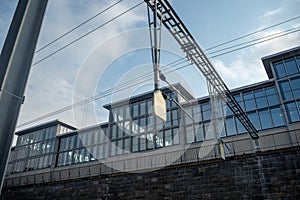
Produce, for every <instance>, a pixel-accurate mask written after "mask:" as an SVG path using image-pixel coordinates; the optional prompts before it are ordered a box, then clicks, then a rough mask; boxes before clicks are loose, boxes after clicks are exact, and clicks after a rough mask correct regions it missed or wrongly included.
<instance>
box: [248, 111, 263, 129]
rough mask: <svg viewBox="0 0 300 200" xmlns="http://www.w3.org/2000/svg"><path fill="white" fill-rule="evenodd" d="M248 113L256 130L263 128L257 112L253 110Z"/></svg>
mask: <svg viewBox="0 0 300 200" xmlns="http://www.w3.org/2000/svg"><path fill="white" fill-rule="evenodd" d="M247 115H248V118H249V119H250V121H251V122H252V124H253V125H254V126H255V128H256V130H261V127H260V123H259V120H258V116H257V114H256V112H252V113H249V114H247Z"/></svg>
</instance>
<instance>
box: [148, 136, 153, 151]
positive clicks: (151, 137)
mask: <svg viewBox="0 0 300 200" xmlns="http://www.w3.org/2000/svg"><path fill="white" fill-rule="evenodd" d="M153 148H154V134H153V133H148V134H147V149H153Z"/></svg>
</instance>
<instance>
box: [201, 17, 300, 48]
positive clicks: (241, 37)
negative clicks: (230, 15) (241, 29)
mask: <svg viewBox="0 0 300 200" xmlns="http://www.w3.org/2000/svg"><path fill="white" fill-rule="evenodd" d="M299 18H300V15H298V16H296V17H293V18H290V19H288V20H285V21H282V22H279V23H277V24H273V25H271V26H268V27H265V28H262V29H259V30H257V31H254V32H251V33H247V34H245V35H242V36H240V37H237V38H235V39H232V40H229V41H226V42H223V43H221V44H218V45H215V46H212V47H210V48H208V49H205V51H209V50H211V49H215V48H217V47H220V46H223V45H225V44H228V43H231V42H235V41H237V40H240V39H243V38H245V37H249V36H251V35H254V34H256V33H259V32H262V31H265V30H268V29H271V28H274V27H276V26H279V25H282V24H285V23H287V22H290V21H293V20H296V19H299Z"/></svg>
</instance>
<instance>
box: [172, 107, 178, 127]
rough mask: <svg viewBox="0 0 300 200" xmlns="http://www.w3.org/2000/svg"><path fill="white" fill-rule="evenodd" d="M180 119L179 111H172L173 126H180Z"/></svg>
mask: <svg viewBox="0 0 300 200" xmlns="http://www.w3.org/2000/svg"><path fill="white" fill-rule="evenodd" d="M178 124H179V118H178V110H177V109H175V110H172V126H178Z"/></svg>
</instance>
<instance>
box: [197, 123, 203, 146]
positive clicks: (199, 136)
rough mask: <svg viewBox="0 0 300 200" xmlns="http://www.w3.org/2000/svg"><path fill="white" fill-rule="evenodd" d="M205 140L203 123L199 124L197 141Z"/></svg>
mask: <svg viewBox="0 0 300 200" xmlns="http://www.w3.org/2000/svg"><path fill="white" fill-rule="evenodd" d="M203 140H204V131H203V126H202V124H199V125H198V126H197V131H196V141H197V142H199V141H203Z"/></svg>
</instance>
